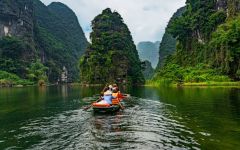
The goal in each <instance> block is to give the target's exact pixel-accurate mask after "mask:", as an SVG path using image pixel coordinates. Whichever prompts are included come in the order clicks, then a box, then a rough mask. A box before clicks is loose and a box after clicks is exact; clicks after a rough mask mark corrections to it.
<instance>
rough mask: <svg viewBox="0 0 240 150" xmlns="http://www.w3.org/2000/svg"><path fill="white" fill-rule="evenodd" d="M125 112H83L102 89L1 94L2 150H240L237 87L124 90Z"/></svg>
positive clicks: (60, 88) (21, 90)
mask: <svg viewBox="0 0 240 150" xmlns="http://www.w3.org/2000/svg"><path fill="white" fill-rule="evenodd" d="M122 90H124V91H125V92H126V93H130V94H131V97H130V98H128V99H126V100H125V101H124V106H125V110H124V111H119V112H117V113H115V114H108V115H106V114H105V115H104V114H94V113H93V112H92V110H91V109H89V110H88V111H83V109H82V107H83V106H86V105H88V104H90V103H91V102H92V101H94V100H95V99H97V97H96V96H94V95H95V94H98V93H99V91H101V87H99V88H96V87H94V88H90V87H88V88H86V87H85V88H82V87H70V86H57V87H54V86H53V87H43V88H38V87H26V88H10V89H8V88H3V89H0V149H43V150H48V149H49V150H50V149H90V150H91V149H100V150H101V149H104V150H108V149H109V150H110V149H111V150H112V149H122V150H125V149H143V150H155V149H214V150H215V149H216V150H217V149H224V150H226V149H228V150H230V149H233V150H234V149H236V150H239V149H240V89H237V88H151V87H137V88H128V89H122Z"/></svg>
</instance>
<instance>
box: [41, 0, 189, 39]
mask: <svg viewBox="0 0 240 150" xmlns="http://www.w3.org/2000/svg"><path fill="white" fill-rule="evenodd" d="M41 1H42V2H44V3H45V4H46V5H48V4H49V3H51V2H53V1H54V0H41ZM58 1H59V2H62V3H64V4H66V5H68V6H69V7H70V8H71V9H73V11H74V12H75V13H76V15H77V16H78V19H79V22H80V24H81V26H82V28H83V30H84V32H85V34H86V36H87V38H88V37H89V33H90V32H91V27H90V26H91V21H92V20H93V19H94V17H95V16H97V15H98V14H100V13H101V12H102V10H103V9H105V8H107V7H109V8H111V9H112V10H116V11H117V12H119V13H120V14H121V16H122V17H123V19H124V22H125V23H126V24H127V25H128V27H129V29H130V31H131V33H132V36H133V39H134V41H135V43H138V42H140V41H159V40H161V38H162V35H163V33H164V30H165V27H166V25H167V23H168V21H169V19H170V18H171V16H172V15H173V13H174V12H175V11H176V10H177V9H178V8H180V7H182V6H184V4H185V1H186V0H58Z"/></svg>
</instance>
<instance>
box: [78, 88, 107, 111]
mask: <svg viewBox="0 0 240 150" xmlns="http://www.w3.org/2000/svg"><path fill="white" fill-rule="evenodd" d="M106 86H107V84H106V85H105V87H106ZM105 87H104V88H103V90H104V89H105ZM103 90H102V92H103ZM100 100H102V97H101V95H100V97H99V99H98V100H97V101H95V102H93V103H97V102H99V101H100ZM93 103H92V104H93ZM92 104H91V105H89V106H86V107H85V108H83V110H85V111H86V110H88V109H89V108H91V107H92Z"/></svg>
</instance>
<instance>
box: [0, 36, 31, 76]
mask: <svg viewBox="0 0 240 150" xmlns="http://www.w3.org/2000/svg"><path fill="white" fill-rule="evenodd" d="M33 51H34V48H33V47H32V46H31V45H29V44H28V43H27V42H24V41H22V40H20V39H18V38H15V37H4V38H2V39H0V70H1V71H7V72H10V73H14V74H16V75H18V76H20V77H22V78H25V77H26V73H27V71H26V68H27V67H28V65H29V64H30V63H31V61H32V60H31V58H32V56H31V55H32V53H33Z"/></svg>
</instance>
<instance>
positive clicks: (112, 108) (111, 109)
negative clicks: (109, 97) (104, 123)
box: [93, 105, 120, 113]
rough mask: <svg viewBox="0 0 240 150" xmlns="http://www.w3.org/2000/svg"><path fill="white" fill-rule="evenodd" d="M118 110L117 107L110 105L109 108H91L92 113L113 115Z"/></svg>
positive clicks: (118, 107)
mask: <svg viewBox="0 0 240 150" xmlns="http://www.w3.org/2000/svg"><path fill="white" fill-rule="evenodd" d="M119 109H120V106H119V105H112V106H110V107H97V106H93V111H94V112H96V113H113V112H116V111H118V110H119Z"/></svg>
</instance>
